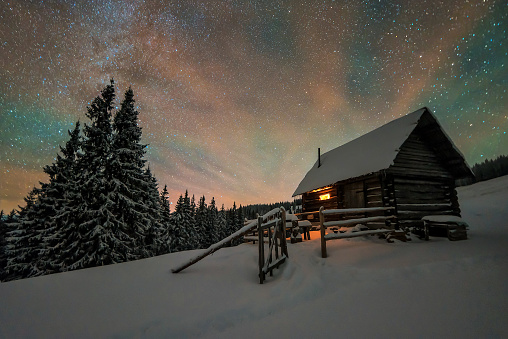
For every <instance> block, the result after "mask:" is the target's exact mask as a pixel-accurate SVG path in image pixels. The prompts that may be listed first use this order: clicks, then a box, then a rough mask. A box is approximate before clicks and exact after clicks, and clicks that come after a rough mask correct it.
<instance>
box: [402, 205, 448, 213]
mask: <svg viewBox="0 0 508 339" xmlns="http://www.w3.org/2000/svg"><path fill="white" fill-rule="evenodd" d="M397 207H398V208H399V212H404V211H447V210H450V209H451V204H399V205H398V206H397Z"/></svg>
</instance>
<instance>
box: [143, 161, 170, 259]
mask: <svg viewBox="0 0 508 339" xmlns="http://www.w3.org/2000/svg"><path fill="white" fill-rule="evenodd" d="M144 175H145V180H146V182H147V183H148V185H147V187H146V191H145V195H144V196H143V199H142V201H143V202H144V204H145V206H146V209H147V211H149V213H152V217H153V220H151V222H150V223H149V224H148V227H147V233H146V235H145V239H144V243H145V246H146V250H147V253H148V254H149V255H151V256H154V255H159V254H164V253H165V252H164V250H163V248H164V247H166V246H167V244H168V243H169V239H164V237H163V235H162V234H163V233H164V226H163V224H162V223H161V215H160V212H161V209H160V203H159V190H158V184H157V179H156V178H155V177H154V176H153V174H152V172H151V171H150V167H148V168H147V169H146V171H145V173H144ZM163 241H166V243H165V244H164V243H163Z"/></svg>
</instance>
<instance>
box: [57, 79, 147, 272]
mask: <svg viewBox="0 0 508 339" xmlns="http://www.w3.org/2000/svg"><path fill="white" fill-rule="evenodd" d="M114 99H115V90H114V82H113V80H111V83H110V84H109V85H107V86H106V87H105V88H104V89H103V90H102V92H101V95H100V96H99V97H97V98H95V99H94V100H93V102H92V104H91V106H90V107H88V112H87V117H88V118H89V119H90V121H91V123H90V125H87V124H85V126H84V130H83V132H84V136H85V138H84V140H83V143H82V149H83V152H82V153H80V156H79V158H78V161H77V166H78V170H79V171H80V172H81V176H80V177H79V178H77V179H78V180H77V181H76V184H77V187H76V188H77V189H78V190H79V191H78V192H76V193H77V194H73V195H72V196H71V197H69V198H70V199H72V200H71V201H69V204H68V205H69V209H67V211H66V216H67V218H68V219H72V220H68V222H69V225H68V226H69V227H71V229H72V236H71V237H70V238H68V239H66V244H65V246H64V247H63V256H64V265H65V269H79V268H86V267H93V266H99V265H106V264H112V263H118V262H123V261H126V260H130V259H137V258H138V256H137V255H136V254H137V253H136V254H132V253H131V252H130V248H129V247H130V246H131V245H132V241H131V239H130V237H129V234H125V232H121V230H119V224H120V223H121V220H119V219H117V218H116V216H115V214H114V212H115V206H114V204H115V202H114V200H112V196H111V188H112V187H111V184H112V180H113V175H112V166H110V161H111V159H112V157H113V154H112V140H113V128H112V125H111V117H112V110H113V105H114Z"/></svg>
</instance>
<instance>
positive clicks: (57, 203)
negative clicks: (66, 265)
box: [40, 121, 81, 274]
mask: <svg viewBox="0 0 508 339" xmlns="http://www.w3.org/2000/svg"><path fill="white" fill-rule="evenodd" d="M69 136H70V139H69V141H67V143H66V144H65V147H60V153H61V154H62V155H60V154H57V157H56V161H55V163H53V164H51V165H49V166H45V167H44V172H45V173H46V174H48V176H49V183H48V184H44V183H41V185H42V190H43V191H44V193H45V194H44V195H43V196H42V197H40V201H41V205H42V206H43V208H44V210H45V212H44V214H45V216H46V220H45V226H44V232H43V237H42V248H41V251H40V267H41V269H42V270H43V271H44V273H45V274H49V273H55V272H60V271H62V256H63V254H62V244H63V243H64V242H65V239H68V237H69V232H68V231H69V227H68V224H67V222H66V218H65V215H66V213H67V212H66V211H67V209H68V205H67V203H68V201H69V200H68V199H67V197H68V196H69V195H71V194H72V193H71V192H74V191H76V187H74V185H75V181H76V177H77V176H78V175H79V173H78V172H77V170H76V160H77V156H78V151H79V150H80V148H81V136H80V123H79V121H78V122H76V126H75V127H74V129H73V130H72V131H69Z"/></svg>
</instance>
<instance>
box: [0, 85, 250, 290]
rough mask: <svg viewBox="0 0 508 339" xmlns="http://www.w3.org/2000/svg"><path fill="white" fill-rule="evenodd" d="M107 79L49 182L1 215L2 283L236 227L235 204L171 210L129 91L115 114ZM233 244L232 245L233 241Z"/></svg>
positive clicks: (208, 238) (203, 239)
mask: <svg viewBox="0 0 508 339" xmlns="http://www.w3.org/2000/svg"><path fill="white" fill-rule="evenodd" d="M115 96H116V95H115V88H114V81H113V80H111V81H110V84H109V85H107V86H106V87H105V88H104V89H103V90H102V91H101V94H100V95H99V96H98V97H97V98H95V99H94V100H93V102H92V103H91V105H90V106H89V107H87V113H86V116H87V118H88V119H89V120H90V121H89V123H88V124H84V126H83V129H81V124H80V122H79V121H78V122H76V124H75V126H74V129H73V130H72V131H69V140H68V141H67V142H66V144H65V146H64V147H60V152H59V154H58V155H57V157H56V159H55V161H54V162H53V163H52V164H51V165H48V166H45V167H44V172H45V173H46V174H47V175H48V176H49V182H47V183H42V182H41V183H40V186H39V187H35V188H33V189H32V190H31V191H30V193H29V194H28V196H27V197H25V199H24V200H25V203H26V204H25V206H23V207H20V209H19V211H16V210H13V211H12V212H11V213H10V214H9V215H7V216H5V215H4V212H3V211H1V212H0V280H1V281H9V280H15V279H21V278H27V277H34V276H39V275H44V274H51V273H57V272H64V271H70V270H76V269H81V268H88V267H94V266H101V265H108V264H114V263H121V262H126V261H131V260H137V259H142V258H148V257H152V256H156V255H161V254H166V253H171V252H176V251H182V250H190V249H197V248H205V247H208V246H209V245H210V244H212V243H215V242H217V241H219V240H220V239H223V238H225V237H226V236H228V235H230V234H231V233H233V232H235V231H236V230H238V229H239V228H241V227H242V226H243V212H242V207H241V206H240V207H239V208H237V207H236V204H234V205H233V208H231V209H228V210H225V209H224V206H222V207H221V208H220V209H219V208H217V206H216V204H215V200H214V199H213V198H212V200H211V202H210V204H208V205H207V203H206V201H205V197H204V196H203V197H201V198H200V199H199V201H198V202H196V201H195V199H194V196H193V197H192V198H190V197H189V194H188V192H185V195H183V196H180V197H179V199H178V201H177V203H176V205H175V210H174V211H170V207H169V206H170V205H169V198H168V191H167V186H165V187H164V189H163V190H162V192H160V193H159V190H158V184H157V180H156V178H155V177H154V176H153V174H152V173H151V171H150V168H149V167H148V166H146V160H145V159H144V156H145V152H146V150H145V149H146V145H144V144H142V143H141V135H142V131H141V127H139V126H138V114H139V112H138V111H137V110H136V109H135V108H134V102H135V101H134V93H133V91H132V89H131V88H129V89H128V90H127V91H126V92H125V95H124V99H123V101H122V102H121V105H120V108H119V109H115V105H114V100H115ZM232 245H234V244H232Z"/></svg>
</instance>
